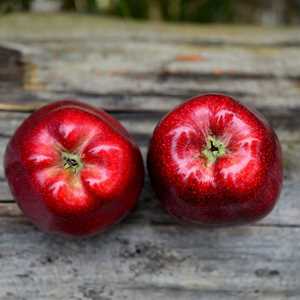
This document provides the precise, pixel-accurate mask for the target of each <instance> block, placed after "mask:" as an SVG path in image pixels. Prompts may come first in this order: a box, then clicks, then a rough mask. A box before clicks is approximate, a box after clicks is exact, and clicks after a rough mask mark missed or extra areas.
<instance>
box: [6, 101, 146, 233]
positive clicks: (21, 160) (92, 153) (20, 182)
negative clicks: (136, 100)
mask: <svg viewBox="0 0 300 300" xmlns="http://www.w3.org/2000/svg"><path fill="white" fill-rule="evenodd" d="M4 164H5V173H6V177H7V180H8V183H9V187H10V189H11V192H12V194H13V196H14V198H15V200H16V201H17V203H18V204H19V206H20V208H21V209H22V211H23V212H24V214H25V215H26V216H27V217H29V219H31V221H32V222H33V223H34V224H35V225H36V226H38V227H39V228H40V229H41V230H43V231H46V232H55V233H60V234H64V235H71V236H87V235H92V234H95V233H97V232H100V231H103V230H104V229H106V228H107V227H109V226H110V225H112V224H114V223H117V222H118V221H119V220H121V219H122V218H123V217H124V216H125V215H126V214H128V212H129V211H130V210H131V209H132V208H133V207H134V206H135V204H136V202H137V200H138V197H139V195H140V193H141V190H142V187H143V182H144V166H143V160H142V156H141V153H140V150H139V148H138V147H137V145H136V144H135V143H134V142H133V140H132V138H131V137H130V136H129V134H128V132H127V131H126V129H125V128H124V127H123V126H122V125H121V124H120V123H119V122H118V121H117V120H116V119H114V118H113V117H112V116H110V115H109V114H107V113H106V112H105V111H103V110H101V109H96V108H94V107H91V106H89V105H87V104H83V103H80V102H77V101H75V100H62V101H57V102H54V103H52V104H49V105H46V106H44V107H42V108H40V109H39V110H37V111H36V112H34V113H33V114H31V115H30V116H29V117H28V118H27V119H26V120H25V121H24V122H23V123H22V124H21V125H20V127H19V128H18V129H17V130H16V132H15V134H14V135H13V137H12V138H11V140H10V142H9V144H8V146H7V148H6V153H5V161H4Z"/></svg>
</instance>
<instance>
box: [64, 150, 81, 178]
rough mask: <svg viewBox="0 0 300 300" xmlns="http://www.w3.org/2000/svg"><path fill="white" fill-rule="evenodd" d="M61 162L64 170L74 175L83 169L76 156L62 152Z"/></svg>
mask: <svg viewBox="0 0 300 300" xmlns="http://www.w3.org/2000/svg"><path fill="white" fill-rule="evenodd" d="M62 161H63V166H64V169H65V170H70V171H71V172H73V173H74V174H77V173H79V171H80V170H81V169H82V167H83V163H82V161H81V159H80V157H79V155H77V154H73V153H69V152H62Z"/></svg>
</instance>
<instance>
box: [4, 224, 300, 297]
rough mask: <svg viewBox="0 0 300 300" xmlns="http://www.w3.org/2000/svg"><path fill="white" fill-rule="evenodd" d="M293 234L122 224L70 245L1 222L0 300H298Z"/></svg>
mask: <svg viewBox="0 0 300 300" xmlns="http://www.w3.org/2000/svg"><path fill="white" fill-rule="evenodd" d="M299 234H300V232H299V228H284V227H283V228H282V227H280V228H276V227H259V228H257V227H235V228H226V229H208V230H203V229H202V230H201V229H199V228H194V227H190V226H174V225H167V226H166V225H156V226H153V225H152V224H147V223H146V222H144V223H140V224H139V226H137V224H136V223H131V222H129V221H127V222H123V223H122V224H120V225H118V226H116V227H115V228H114V229H113V230H111V231H109V232H106V233H104V234H102V235H101V236H96V237H94V238H92V239H83V240H69V239H64V238H59V237H55V236H49V235H45V234H43V233H41V232H39V231H37V230H36V229H34V228H33V227H32V226H31V225H30V224H28V223H27V222H24V220H23V219H17V220H16V219H15V218H6V219H5V218H1V219H0V237H1V238H0V249H1V258H0V264H1V270H2V272H1V274H5V276H0V286H1V289H0V298H1V299H45V298H48V299H49V298H51V299H107V300H108V299H174V298H179V299H187V300H189V299H209V300H212V299H220V297H221V298H222V299H241V298H243V299H280V300H283V299H298V298H299V295H300V289H299V288H300V287H299V280H298V277H297V274H299V272H300V263H299V250H300V244H299V239H295V236H298V235H299ZM20 266H21V267H20ZM5 297H6V298H5Z"/></svg>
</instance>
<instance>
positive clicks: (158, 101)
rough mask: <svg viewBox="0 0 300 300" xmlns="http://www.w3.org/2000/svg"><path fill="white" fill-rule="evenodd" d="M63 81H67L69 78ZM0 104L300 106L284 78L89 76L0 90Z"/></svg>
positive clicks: (299, 88)
mask: <svg viewBox="0 0 300 300" xmlns="http://www.w3.org/2000/svg"><path fill="white" fill-rule="evenodd" d="M66 80H69V79H68V77H67V78H66ZM0 91H1V94H0V103H1V102H5V103H21V104H22V105H26V106H27V105H28V106H30V105H38V104H45V103H48V102H51V101H54V100H57V99H61V98H66V97H69V98H76V99H80V100H82V101H85V102H88V103H90V104H93V105H96V106H102V107H104V108H106V109H108V110H111V109H123V110H129V109H131V110H133V109H135V110H140V109H141V110H169V109H171V108H173V107H174V106H175V105H178V104H179V103H181V102H183V101H184V100H185V99H188V98H190V97H193V96H195V95H198V94H204V93H212V92H214V93H225V94H228V95H231V96H233V97H235V98H236V99H238V100H240V101H242V102H243V103H247V104H248V105H251V106H256V107H258V108H259V107H266V106H268V107H282V106H285V107H287V108H289V107H295V106H298V105H300V103H299V99H300V81H299V82H298V81H293V80H286V79H243V80H241V79H222V78H217V77H213V78H211V79H195V78H186V79H185V78H181V79H178V78H174V77H168V78H165V79H164V80H160V79H159V78H157V77H153V78H141V79H136V80H135V79H132V78H130V77H126V76H123V77H119V76H102V77H101V78H100V79H97V78H95V77H93V76H88V77H87V79H86V80H81V81H79V82H78V85H74V86H72V87H64V88H53V89H52V90H50V89H48V90H44V91H43V90H35V91H28V90H23V89H16V88H7V89H2V90H0Z"/></svg>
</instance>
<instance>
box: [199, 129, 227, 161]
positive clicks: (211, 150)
mask: <svg viewBox="0 0 300 300" xmlns="http://www.w3.org/2000/svg"><path fill="white" fill-rule="evenodd" d="M202 154H203V155H204V156H205V158H206V159H207V162H208V164H213V163H214V162H215V161H216V160H217V159H218V158H219V157H222V156H223V155H225V154H226V147H225V145H224V144H223V143H222V142H221V141H220V140H219V139H217V138H216V137H214V136H210V135H209V136H208V138H207V143H206V146H205V148H204V150H203V151H202Z"/></svg>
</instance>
